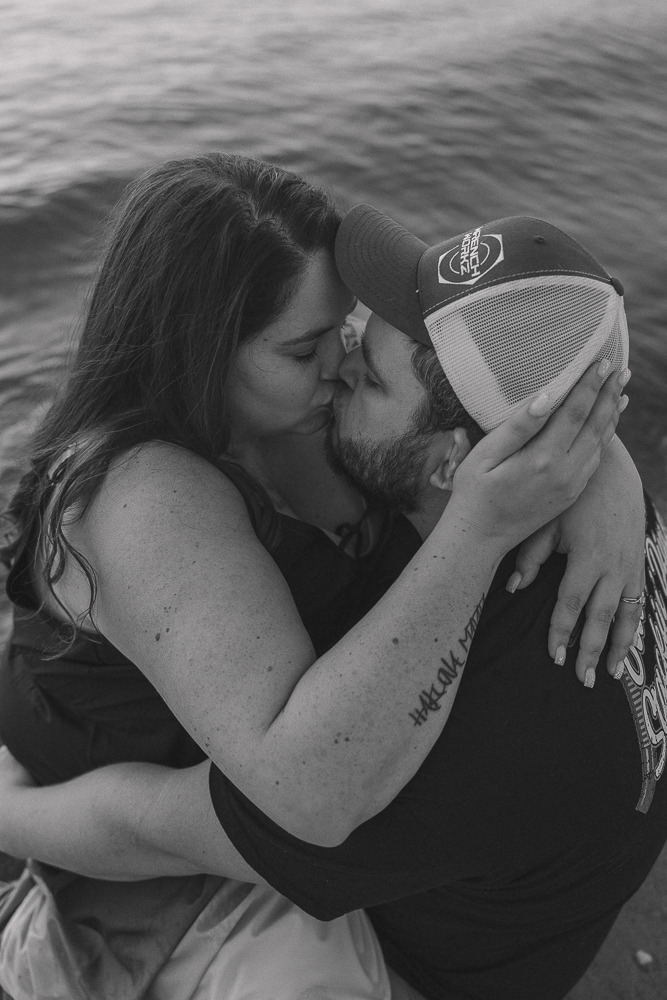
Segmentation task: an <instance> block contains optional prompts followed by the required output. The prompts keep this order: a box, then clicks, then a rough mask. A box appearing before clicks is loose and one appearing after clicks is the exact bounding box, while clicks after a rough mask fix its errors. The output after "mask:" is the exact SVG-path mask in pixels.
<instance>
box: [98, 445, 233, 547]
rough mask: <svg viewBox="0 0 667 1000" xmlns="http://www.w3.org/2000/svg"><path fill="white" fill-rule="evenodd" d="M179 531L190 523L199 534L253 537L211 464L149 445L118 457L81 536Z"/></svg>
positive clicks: (225, 479)
mask: <svg viewBox="0 0 667 1000" xmlns="http://www.w3.org/2000/svg"><path fill="white" fill-rule="evenodd" d="M153 523H155V524H156V525H159V528H160V531H161V532H165V531H168V530H169V526H170V525H172V524H173V525H174V526H178V527H179V530H180V529H181V528H183V527H186V526H187V525H188V524H189V523H191V525H192V527H196V528H197V529H198V530H200V531H206V529H207V527H215V530H216V531H220V530H224V527H225V525H228V527H230V528H231V529H233V530H234V531H243V530H246V529H247V530H249V531H251V530H252V529H251V526H250V520H249V517H248V513H247V509H246V506H245V503H244V500H243V497H242V496H241V494H240V492H239V490H238V489H237V487H236V486H235V485H234V484H233V483H232V482H231V480H230V479H229V478H228V477H227V476H225V474H224V473H223V472H222V471H221V470H220V469H218V468H217V467H216V466H215V465H213V464H212V463H211V462H208V461H207V460H206V459H204V458H202V457H201V456H200V455H197V454H195V453H194V452H192V451H189V450H188V449H187V448H183V447H181V446H180V445H176V444H170V443H169V442H165V441H148V442H145V443H143V444H141V445H138V446H137V447H135V448H133V449H131V450H129V451H126V452H124V453H122V454H121V455H119V456H117V457H116V458H115V459H114V460H113V461H112V463H111V465H110V466H109V470H108V472H107V474H106V476H105V479H104V481H103V483H102V485H101V487H100V489H99V491H98V492H97V494H96V495H95V497H94V499H93V501H92V502H91V503H90V504H89V506H88V508H87V510H86V512H85V514H84V516H83V517H82V518H81V522H80V527H79V532H82V533H84V534H89V533H90V532H91V531H93V532H95V531H96V530H97V529H99V528H103V529H105V533H106V530H108V529H110V528H113V527H115V526H118V525H121V524H122V525H123V526H125V527H127V528H131V527H132V526H134V528H135V529H140V530H142V531H145V530H146V528H148V527H149V526H150V525H151V524H153Z"/></svg>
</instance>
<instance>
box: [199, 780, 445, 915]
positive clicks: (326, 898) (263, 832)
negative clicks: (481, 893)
mask: <svg viewBox="0 0 667 1000" xmlns="http://www.w3.org/2000/svg"><path fill="white" fill-rule="evenodd" d="M209 787H210V793H211V800H212V803H213V807H214V809H215V812H216V815H217V817H218V819H219V821H220V823H221V825H222V827H223V828H224V830H225V832H226V834H227V836H228V837H229V838H230V840H231V841H232V843H233V844H234V846H235V847H236V849H237V850H238V851H239V853H240V854H241V855H242V856H243V857H244V858H245V860H246V861H247V862H248V864H249V865H250V866H251V867H252V868H254V869H255V871H256V872H258V873H259V874H260V875H261V876H262V877H263V878H265V879H266V881H267V882H268V883H269V884H270V885H272V886H273V887H274V888H275V889H277V891H278V892H280V893H282V895H284V896H287V898H288V899H290V900H291V901H292V902H293V903H296V904H297V906H300V907H301V909H303V910H305V911H306V912H307V913H310V914H311V915H312V916H314V917H317V918H318V919H319V920H333V919H334V918H335V917H338V916H340V915H341V914H343V913H348V912H349V911H350V910H356V909H359V908H361V907H367V906H373V905H377V904H379V903H385V902H389V901H390V900H393V899H400V898H401V897H404V896H410V895H413V894H414V893H416V892H420V891H422V890H423V889H429V888H432V887H433V885H434V884H435V883H439V884H444V883H445V882H447V881H448V880H451V879H453V878H454V877H456V875H457V874H460V873H457V872H455V871H454V869H453V866H452V864H451V863H448V862H447V860H446V859H445V860H444V861H443V863H442V864H438V865H436V866H435V868H434V864H433V859H432V858H427V859H424V858H423V857H418V856H415V852H414V850H413V848H412V841H411V837H410V825H411V821H410V809H409V805H406V804H405V803H404V800H402V799H400V800H394V802H393V803H392V805H391V807H389V808H388V809H387V810H384V812H382V813H379V814H378V816H375V817H373V819H371V820H368V822H366V823H363V824H362V825H361V826H360V827H358V828H357V829H356V830H355V831H354V832H353V833H352V834H351V835H350V836H349V837H348V838H347V840H346V841H345V842H344V843H343V844H341V845H340V846H338V847H317V846H316V845H314V844H309V843H307V842H306V841H303V840H299V839H298V838H296V837H293V836H292V835H291V834H289V833H287V832H286V831H285V830H283V829H282V828H281V827H280V826H278V825H277V824H276V823H274V822H273V821H272V820H271V819H269V817H268V816H266V815H264V813H262V812H261V811H260V810H259V809H258V808H257V807H256V806H255V805H254V804H253V803H252V802H251V801H250V800H249V799H247V798H246V797H245V796H244V795H243V794H242V793H241V792H240V791H239V790H238V788H236V787H235V786H234V785H233V784H232V782H231V781H229V779H228V778H226V777H225V775H224V774H223V773H222V772H221V771H220V770H219V769H218V768H217V767H216V766H215V765H212V766H211V770H210V777H209ZM389 814H390V815H389Z"/></svg>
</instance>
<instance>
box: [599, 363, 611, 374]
mask: <svg viewBox="0 0 667 1000" xmlns="http://www.w3.org/2000/svg"><path fill="white" fill-rule="evenodd" d="M610 368H611V361H610V360H609V358H603V359H602V361H601V362H600V364H599V365H598V375H599V376H600V378H604V377H605V375H606V374H607V372H608V371H609V369H610Z"/></svg>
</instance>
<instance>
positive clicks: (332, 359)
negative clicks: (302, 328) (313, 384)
mask: <svg viewBox="0 0 667 1000" xmlns="http://www.w3.org/2000/svg"><path fill="white" fill-rule="evenodd" d="M321 358H322V367H321V369H320V375H321V378H323V379H326V380H327V381H336V380H337V379H338V377H339V376H338V369H339V367H340V364H341V362H342V361H343V359H344V358H345V346H344V344H343V341H342V338H341V336H340V333H339V332H338V330H332V332H331V333H329V334H327V336H326V339H325V342H324V344H323V345H322V349H321Z"/></svg>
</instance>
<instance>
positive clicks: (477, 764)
mask: <svg viewBox="0 0 667 1000" xmlns="http://www.w3.org/2000/svg"><path fill="white" fill-rule="evenodd" d="M647 527H648V531H647V543H646V544H647V560H646V573H647V603H646V607H645V610H644V617H643V620H642V625H641V627H640V634H639V639H638V642H637V644H636V646H635V647H634V648H633V650H632V652H631V654H630V655H629V656H628V658H627V661H626V670H625V675H624V678H623V680H622V681H621V682H619V681H615V680H613V679H612V678H611V677H610V676H609V675H608V674H607V673H606V670H605V669H604V667H603V666H601V667H600V668H599V669H598V680H597V684H596V686H595V688H594V689H593V690H587V689H585V688H583V687H582V685H581V684H580V682H579V681H578V680H577V679H576V677H575V674H574V667H573V664H574V656H575V649H574V648H572V649H571V650H570V651H569V653H568V658H567V661H566V664H565V666H564V667H559V666H556V665H555V664H554V663H553V662H552V660H551V659H550V657H549V655H548V651H547V633H548V629H549V621H550V617H551V613H552V610H553V607H554V603H555V600H556V595H557V590H558V584H559V582H560V578H561V576H562V572H563V568H564V559H563V558H562V557H560V556H552V557H551V559H550V560H549V561H548V562H547V564H546V565H545V566H544V567H543V568H542V570H541V572H540V574H539V576H538V578H537V580H536V581H535V582H534V583H533V584H532V585H531V586H530V587H528V588H527V589H526V590H525V591H520V592H518V593H516V594H514V595H511V594H509V593H508V592H507V591H506V590H505V589H504V583H505V581H506V579H507V577H508V575H509V573H510V572H511V570H512V568H513V560H512V558H509V559H508V560H505V561H504V562H503V565H502V566H501V567H500V570H499V572H498V574H497V575H496V578H495V580H494V583H493V585H492V588H491V591H490V593H489V596H488V597H487V600H486V603H485V606H484V610H483V613H482V617H481V620H480V624H479V627H478V629H477V634H476V636H475V639H474V642H473V644H472V648H471V652H470V655H469V658H468V663H467V666H466V670H465V674H464V677H463V680H462V682H461V686H460V689H459V693H458V697H457V699H456V702H455V705H454V708H453V710H452V713H451V715H450V718H449V720H448V722H447V725H446V726H445V729H444V732H443V733H442V735H441V736H440V738H439V739H438V741H437V742H436V744H435V746H434V748H433V750H432V751H431V753H430V754H429V756H428V757H427V759H426V760H425V762H424V764H423V765H422V767H421V768H420V769H419V771H418V772H417V774H416V775H415V776H414V778H413V779H412V780H411V781H410V782H409V783H408V785H407V786H406V787H405V788H404V789H403V790H402V791H401V792H400V793H399V795H398V796H397V797H396V799H395V800H394V801H393V802H392V803H391V804H390V805H389V806H388V807H387V808H386V809H385V810H383V812H381V813H380V814H379V815H378V816H376V817H374V818H373V819H371V820H369V821H368V822H367V823H364V824H363V825H362V826H360V827H359V828H358V829H357V830H355V831H354V833H353V834H352V835H351V836H350V837H349V838H348V839H347V840H346V842H345V843H344V844H342V845H341V846H340V847H336V848H320V847H315V846H313V845H311V844H307V843H304V842H303V841H299V840H297V839H296V838H294V837H292V836H290V835H289V834H287V833H285V831H283V830H282V829H281V828H280V827H278V826H277V825H276V824H275V823H273V822H272V821H271V820H269V819H268V818H267V817H266V816H264V815H263V814H262V813H261V812H260V811H259V810H258V809H257V808H256V807H255V806H254V805H253V804H252V803H251V802H250V801H249V800H248V799H246V798H245V797H244V796H243V795H242V794H241V793H240V792H239V791H238V790H237V789H236V788H235V787H234V786H233V785H232V784H231V783H230V782H229V781H227V780H226V779H225V778H224V776H223V775H222V774H221V773H220V772H219V771H218V770H217V769H216V768H212V770H211V795H212V800H213V804H214V806H215V809H216V812H217V815H218V817H219V819H220V821H221V823H222V825H223V827H224V828H225V830H226V832H227V834H228V835H229V836H230V838H231V839H232V841H233V843H234V844H235V846H236V847H237V849H238V850H239V851H240V852H241V854H242V855H243V856H244V857H245V858H246V860H247V861H248V862H249V864H250V865H252V867H253V868H254V869H255V870H256V871H258V872H259V873H260V874H261V875H262V876H263V877H264V878H265V879H267V881H268V882H269V883H270V884H271V885H273V886H274V887H275V888H276V889H278V890H279V891H280V892H282V893H283V894H284V895H286V896H288V897H289V898H290V899H291V900H293V901H294V902H296V903H297V904H298V905H299V906H301V907H302V908H303V909H305V910H307V911H308V912H309V913H312V914H314V915H315V916H317V917H320V918H321V919H331V918H333V917H335V916H337V915H339V914H341V913H344V912H346V911H349V910H352V909H355V908H357V907H367V908H369V914H370V916H371V919H372V920H373V923H374V925H375V927H376V930H377V932H378V934H379V937H380V940H381V942H382V945H383V948H384V950H385V954H386V956H387V959H388V961H389V963H390V964H391V965H393V967H394V968H396V969H397V971H399V972H400V973H401V974H402V975H403V976H404V977H405V978H406V979H407V980H408V982H410V983H411V984H412V985H413V986H414V987H415V988H416V989H417V990H419V991H420V992H421V993H422V994H423V995H424V996H425V997H427V998H429V1000H445V998H446V1000H450V998H451V1000H453V998H461V1000H462V998H475V1000H536V998H538V997H539V998H540V1000H556V998H561V997H563V996H564V995H565V994H566V993H567V992H568V991H569V989H571V987H572V986H573V985H574V983H575V982H576V981H577V980H578V979H579V977H580V976H581V975H582V974H583V972H584V970H585V968H586V967H587V965H588V964H589V963H590V961H591V960H592V958H593V956H594V954H595V952H596V951H597V949H598V948H599V946H600V944H601V943H602V941H603V940H604V937H605V936H606V934H607V933H608V931H609V929H610V927H611V925H612V923H613V921H614V919H615V917H616V916H617V914H618V911H619V909H620V907H621V906H622V905H623V903H624V902H625V901H626V900H627V899H628V897H629V896H631V895H632V894H633V893H634V892H635V891H636V890H637V889H638V888H639V886H640V884H641V883H642V881H643V880H644V878H645V877H646V875H647V874H648V872H649V870H650V869H651V867H652V865H653V863H654V862H655V860H656V858H657V856H658V854H659V852H660V849H661V847H662V846H663V844H664V842H665V839H667V780H664V781H661V780H660V775H661V774H662V769H663V765H664V762H665V747H666V739H667V697H666V696H667V648H666V643H667V534H666V532H665V527H664V525H663V524H662V523H661V522H660V520H659V518H658V517H657V516H656V513H655V511H654V509H653V507H652V505H651V504H650V503H649V504H648V510H647ZM603 662H604V661H603ZM417 697H418V693H417ZM431 721H432V716H429V717H428V720H427V721H425V722H423V723H422V724H424V725H429V724H430V723H431Z"/></svg>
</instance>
